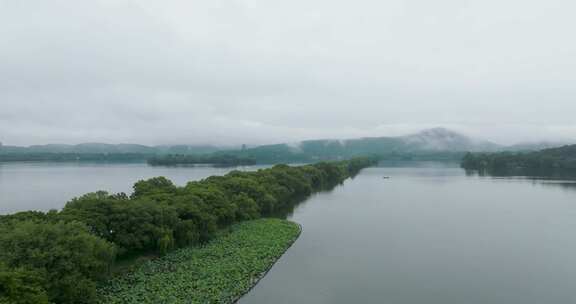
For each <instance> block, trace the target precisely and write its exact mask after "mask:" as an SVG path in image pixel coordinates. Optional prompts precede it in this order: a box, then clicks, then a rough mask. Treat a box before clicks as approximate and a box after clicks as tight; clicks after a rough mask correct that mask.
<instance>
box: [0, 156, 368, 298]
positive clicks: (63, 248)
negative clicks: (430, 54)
mask: <svg viewBox="0 0 576 304" xmlns="http://www.w3.org/2000/svg"><path fill="white" fill-rule="evenodd" d="M373 163H374V160H373V159H369V158H360V159H354V160H350V161H341V162H324V163H318V164H314V165H306V166H299V167H290V166H287V165H277V166H274V167H273V168H269V169H262V170H258V171H256V172H239V171H233V172H230V173H229V174H227V175H225V176H218V177H210V178H207V179H205V180H202V181H198V182H190V183H188V184H187V185H186V186H184V187H178V186H176V185H174V184H173V183H172V182H171V181H170V180H168V179H166V178H164V177H156V178H151V179H148V180H143V181H138V182H137V183H136V184H135V185H134V193H133V194H132V195H131V196H130V197H128V196H127V195H126V194H124V193H119V194H109V193H107V192H105V191H99V192H94V193H88V194H85V195H83V196H81V197H78V198H75V199H73V200H71V201H70V202H68V203H67V204H66V206H65V207H64V208H63V210H62V211H60V212H57V211H51V212H48V213H42V212H32V211H29V212H21V213H17V214H13V215H7V216H0V262H1V263H4V266H2V267H4V268H5V270H4V268H3V269H2V273H3V274H4V276H3V277H2V280H3V281H2V282H1V284H3V285H0V286H1V288H3V290H7V291H6V292H9V293H8V295H7V296H3V297H4V298H0V299H1V301H8V300H6V298H7V297H10V298H22V299H24V298H26V297H38V299H44V298H42V297H44V296H47V297H48V300H49V301H50V302H56V303H94V301H95V286H96V284H97V283H98V282H100V281H102V280H103V279H105V278H106V275H107V273H108V272H109V271H108V270H109V268H110V267H112V265H113V262H114V261H113V260H114V257H115V255H116V253H117V254H118V255H119V257H120V258H124V257H129V256H132V257H133V256H137V255H139V254H143V253H159V254H160V255H166V254H168V255H169V256H171V255H170V254H169V253H170V252H172V251H174V249H176V248H178V247H186V246H191V245H199V244H202V243H205V242H208V241H210V240H211V239H213V238H214V236H215V235H216V234H217V232H218V231H219V230H222V229H226V228H227V227H230V226H231V225H233V224H235V223H237V222H241V221H246V220H252V219H257V218H259V217H262V216H267V215H271V214H277V213H278V212H279V211H284V210H289V209H290V208H291V207H293V206H294V205H295V204H296V203H298V202H300V201H302V200H303V199H304V198H306V197H307V196H309V195H310V194H311V193H313V192H316V191H322V190H324V189H327V188H330V187H334V186H336V185H337V184H339V183H341V182H343V181H344V180H345V179H346V178H348V177H351V176H354V175H355V174H356V173H358V171H359V170H361V169H362V168H365V167H367V166H370V165H372V164H373ZM259 227H260V226H259ZM248 231H251V230H250V229H248ZM269 241H271V240H269ZM234 244H237V245H238V244H240V243H234ZM241 244H242V245H243V246H244V245H246V246H252V245H250V244H249V243H241ZM264 245H266V244H264ZM195 250H196V249H195ZM226 250H232V248H228V249H226ZM236 250H240V249H239V248H237V249H236ZM276 253H277V252H276ZM254 254H256V253H254ZM229 262H230V261H229ZM230 263H232V262H230ZM232 266H233V265H232ZM232 266H230V267H232ZM248 266H251V264H250V265H248ZM255 266H258V265H255ZM260 266H262V265H260ZM260 266H258V267H260ZM258 267H256V268H255V269H260V268H258ZM170 269H172V268H170ZM234 271H236V270H234ZM246 271H252V270H251V268H250V267H248V268H247V269H246ZM232 277H234V276H232ZM243 278H244V277H243ZM24 283H26V284H27V285H26V286H28V287H29V288H25V287H26V286H23V284H24ZM198 284H200V283H198ZM227 284H228V283H227ZM207 286H209V285H207ZM237 287H238V289H233V291H234V293H233V295H236V294H237V293H236V292H237V291H239V290H244V288H245V287H246V286H245V285H242V286H237ZM206 288H208V289H206V290H205V289H201V290H200V291H199V292H200V293H201V294H200V295H198V296H200V297H202V296H205V295H206V296H207V295H210V297H212V296H213V294H212V292H213V290H211V289H210V288H209V287H206ZM226 288H227V290H228V288H229V287H226ZM171 292H175V293H176V294H180V291H179V290H173V289H170V288H168V287H167V289H166V291H165V293H163V294H164V296H166V298H165V299H166V301H168V302H170V301H169V300H170V299H171V298H170V295H169V294H170V293H171ZM219 296H221V297H223V296H224V295H222V294H220V295H219ZM207 299H208V298H207ZM210 299H213V298H210ZM39 301H40V300H39ZM0 303H2V302H0ZM39 303H42V302H39ZM2 304H3V303H2Z"/></svg>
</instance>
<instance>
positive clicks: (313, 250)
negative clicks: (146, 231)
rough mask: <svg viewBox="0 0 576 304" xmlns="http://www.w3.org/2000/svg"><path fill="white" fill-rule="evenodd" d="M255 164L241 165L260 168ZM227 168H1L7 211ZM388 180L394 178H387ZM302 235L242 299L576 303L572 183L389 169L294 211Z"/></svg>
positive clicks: (418, 167)
mask: <svg viewBox="0 0 576 304" xmlns="http://www.w3.org/2000/svg"><path fill="white" fill-rule="evenodd" d="M257 168H258V167H245V168H242V169H243V170H255V169H257ZM230 170H232V169H231V168H212V167H195V168H189V167H172V168H166V167H148V166H147V165H146V164H78V163H14V164H0V213H7V212H14V211H19V210H27V209H37V210H47V209H50V208H61V207H62V206H63V205H64V203H65V202H66V201H67V200H69V199H70V198H72V197H74V196H77V195H81V194H83V193H86V192H90V191H94V190H98V189H103V190H108V191H111V192H119V191H125V192H130V190H131V186H132V184H133V183H134V182H135V181H136V180H138V179H143V178H149V177H153V176H160V175H161V176H166V177H168V178H170V179H172V180H173V181H174V182H175V183H177V184H179V185H183V184H185V182H186V181H188V180H198V179H201V178H204V177H207V176H210V175H221V174H225V173H226V172H229V171H230ZM384 176H390V179H384V178H383V177H384ZM289 219H291V220H293V221H296V222H298V223H300V224H302V227H303V233H302V235H301V236H300V238H299V239H298V240H297V241H296V242H295V244H294V245H293V246H292V247H291V248H290V249H289V250H288V251H287V252H286V254H285V255H284V256H283V257H282V258H281V259H280V260H279V261H278V263H277V264H276V265H275V266H274V267H273V268H272V270H271V271H270V272H269V273H268V275H267V276H266V277H264V278H263V279H262V280H261V281H260V283H259V284H258V285H257V286H256V287H255V288H254V289H253V290H252V291H251V292H250V293H249V294H248V295H246V296H245V297H244V298H242V299H241V300H240V302H239V303H240V304H269V303H275V304H282V303H290V304H294V303H306V304H323V303H330V304H340V303H342V304H344V303H345V304H350V303H386V304H415V303H426V304H435V303H438V304H476V303H478V304H480V303H482V304H490V303H499V304H515V303H518V304H520V303H521V304H530V303H534V304H542V303H547V304H555V303H558V304H566V303H576V288H574V286H576V258H575V257H576V184H575V183H574V182H573V181H570V180H547V179H541V180H533V179H526V178H491V177H478V176H467V175H466V174H465V172H464V171H463V170H461V169H460V168H458V166H457V164H442V163H389V164H384V165H382V166H380V167H375V168H368V169H365V170H363V171H362V172H361V173H360V174H359V175H358V176H356V177H355V178H354V179H351V180H348V181H346V182H345V183H344V184H343V185H342V186H338V187H336V188H335V189H334V190H332V191H330V192H324V193H320V194H316V195H314V196H312V197H311V198H310V199H308V200H307V201H305V202H304V203H302V204H300V205H298V206H297V207H296V209H295V210H294V212H293V214H291V215H290V216H289Z"/></svg>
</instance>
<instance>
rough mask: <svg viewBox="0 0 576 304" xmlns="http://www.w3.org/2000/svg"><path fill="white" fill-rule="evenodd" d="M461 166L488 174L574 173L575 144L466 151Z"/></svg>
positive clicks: (575, 163) (575, 166)
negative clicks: (530, 149)
mask: <svg viewBox="0 0 576 304" xmlns="http://www.w3.org/2000/svg"><path fill="white" fill-rule="evenodd" d="M461 166H462V167H463V168H464V169H468V170H478V171H481V172H484V173H489V174H506V173H511V174H512V173H521V174H528V175H531V174H550V173H552V174H553V173H562V171H564V172H566V173H568V172H569V171H571V172H572V173H574V172H576V145H571V146H565V147H560V148H553V149H545V150H541V151H537V152H527V153H513V152H501V153H468V154H466V155H465V156H464V157H463V158H462V162H461ZM554 171H556V172H554Z"/></svg>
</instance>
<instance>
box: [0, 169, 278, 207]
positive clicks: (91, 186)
mask: <svg viewBox="0 0 576 304" xmlns="http://www.w3.org/2000/svg"><path fill="white" fill-rule="evenodd" d="M266 167H268V166H247V167H234V168H216V167H210V166H196V167H186V166H181V167H154V166H148V165H147V164H146V163H104V162H94V163H91V162H86V163H84V162H79V163H77V162H70V163H67V162H46V163H45V162H37V163H35V162H22V163H20V162H18V163H0V214H6V213H13V212H17V211H23V210H42V211H47V210H49V209H60V208H62V207H64V205H65V204H66V202H67V201H69V200H70V199H72V198H74V197H77V196H80V195H83V194H86V193H88V192H94V191H97V190H105V191H108V192H113V193H116V192H126V193H132V186H133V185H134V183H135V182H137V181H138V180H141V179H147V178H151V177H156V176H165V177H167V178H169V179H170V180H172V181H173V182H174V183H175V184H177V185H180V186H183V185H185V184H186V183H187V182H188V181H192V180H200V179H203V178H206V177H209V176H212V175H223V174H226V173H228V172H230V171H231V170H257V169H260V168H266Z"/></svg>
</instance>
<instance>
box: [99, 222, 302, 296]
mask: <svg viewBox="0 0 576 304" xmlns="http://www.w3.org/2000/svg"><path fill="white" fill-rule="evenodd" d="M231 231H232V232H231V233H230V234H228V235H225V236H222V237H218V238H216V239H214V240H212V241H211V242H210V243H208V244H207V245H206V246H203V247H188V248H185V249H180V250H177V251H174V252H172V253H170V254H168V255H166V256H164V257H162V258H160V259H156V260H153V261H150V262H148V263H146V264H144V265H143V266H142V267H140V268H139V269H137V270H136V271H135V272H133V273H130V274H127V275H124V276H122V277H119V278H116V279H114V280H112V281H111V282H109V283H108V284H107V285H105V286H104V287H103V288H101V289H100V296H101V298H100V303H106V304H114V303H123V304H130V303H135V304H136V303H138V304H140V303H142V304H146V303H150V304H156V303H173V304H178V303H232V302H233V301H234V300H235V299H237V298H238V297H240V296H241V295H243V294H244V293H246V292H247V291H248V290H249V289H250V288H251V287H252V285H253V284H254V282H255V280H257V279H258V278H259V277H260V276H261V275H262V274H263V273H264V272H266V270H268V269H269V268H270V267H271V266H272V264H273V263H274V262H275V261H276V260H277V259H278V258H279V257H280V256H281V255H282V254H283V253H284V252H285V251H286V249H287V248H288V247H289V246H290V245H291V244H292V243H293V242H294V240H295V239H296V238H297V237H298V234H299V232H300V228H299V226H298V225H297V224H294V223H292V222H288V221H283V220H279V219H260V220H256V221H248V222H243V223H240V224H235V225H234V226H232V228H231Z"/></svg>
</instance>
